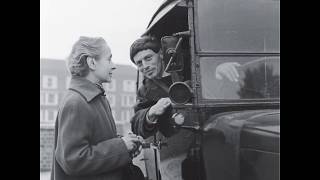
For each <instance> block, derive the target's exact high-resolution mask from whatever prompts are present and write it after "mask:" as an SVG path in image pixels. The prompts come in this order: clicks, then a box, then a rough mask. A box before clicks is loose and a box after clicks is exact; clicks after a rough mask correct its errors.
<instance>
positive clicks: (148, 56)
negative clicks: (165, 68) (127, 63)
mask: <svg viewBox="0 0 320 180" xmlns="http://www.w3.org/2000/svg"><path fill="white" fill-rule="evenodd" d="M133 60H134V62H135V64H136V65H137V67H138V69H139V71H140V72H141V73H142V74H143V75H144V76H145V77H147V78H149V79H154V78H158V77H161V73H162V63H161V62H162V61H161V58H160V55H159V54H158V53H155V52H154V51H153V50H151V49H146V50H142V51H139V52H138V53H137V54H136V55H135V56H134V57H133Z"/></svg>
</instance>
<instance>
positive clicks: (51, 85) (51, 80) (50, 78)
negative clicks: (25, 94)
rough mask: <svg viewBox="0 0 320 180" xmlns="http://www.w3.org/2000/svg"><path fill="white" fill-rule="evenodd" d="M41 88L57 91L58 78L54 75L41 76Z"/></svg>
mask: <svg viewBox="0 0 320 180" xmlns="http://www.w3.org/2000/svg"><path fill="white" fill-rule="evenodd" d="M42 82H43V83H42V87H43V88H44V89H57V88H58V78H57V76H54V75H43V77H42Z"/></svg>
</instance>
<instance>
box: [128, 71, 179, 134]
mask: <svg viewBox="0 0 320 180" xmlns="http://www.w3.org/2000/svg"><path fill="white" fill-rule="evenodd" d="M158 81H161V82H162V84H165V85H166V86H167V87H170V85H171V84H172V81H171V77H170V76H167V77H165V78H162V79H160V80H158ZM168 96H169V95H168V93H167V92H166V91H165V90H164V89H163V88H161V87H159V85H157V84H156V83H154V81H152V80H150V79H144V80H143V85H142V86H141V87H140V88H139V90H138V92H137V103H136V104H135V106H134V112H135V114H134V116H133V117H132V119H131V129H132V132H133V133H135V134H138V135H140V136H142V137H143V138H148V137H150V136H152V135H154V134H156V132H158V131H160V132H161V134H162V135H164V136H166V137H168V136H170V135H172V134H173V133H174V130H173V128H172V125H171V121H170V119H171V110H172V108H171V107H170V108H168V109H167V110H166V112H165V113H164V114H163V115H162V116H160V117H159V118H158V123H157V124H156V125H150V126H148V124H147V123H146V114H147V113H148V111H149V109H150V108H151V106H153V105H154V104H156V103H157V101H158V100H159V99H161V98H165V97H168Z"/></svg>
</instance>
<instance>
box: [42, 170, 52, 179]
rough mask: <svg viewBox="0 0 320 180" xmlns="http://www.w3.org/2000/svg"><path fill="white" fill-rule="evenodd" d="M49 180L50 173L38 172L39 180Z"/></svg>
mask: <svg viewBox="0 0 320 180" xmlns="http://www.w3.org/2000/svg"><path fill="white" fill-rule="evenodd" d="M49 179H50V171H44V172H41V171H40V180H49Z"/></svg>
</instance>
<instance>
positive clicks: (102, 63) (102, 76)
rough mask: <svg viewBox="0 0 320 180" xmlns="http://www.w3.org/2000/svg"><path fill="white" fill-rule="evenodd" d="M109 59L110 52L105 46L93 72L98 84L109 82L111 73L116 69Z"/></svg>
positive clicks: (110, 56)
mask: <svg viewBox="0 0 320 180" xmlns="http://www.w3.org/2000/svg"><path fill="white" fill-rule="evenodd" d="M111 58H112V54H111V50H110V48H109V46H108V45H105V48H104V50H103V52H102V55H101V57H100V59H98V60H96V69H95V71H94V74H95V76H96V77H97V79H98V80H99V81H100V83H105V82H107V83H108V82H111V78H112V72H113V70H115V69H116V68H115V65H114V64H113V62H112V61H111Z"/></svg>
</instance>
